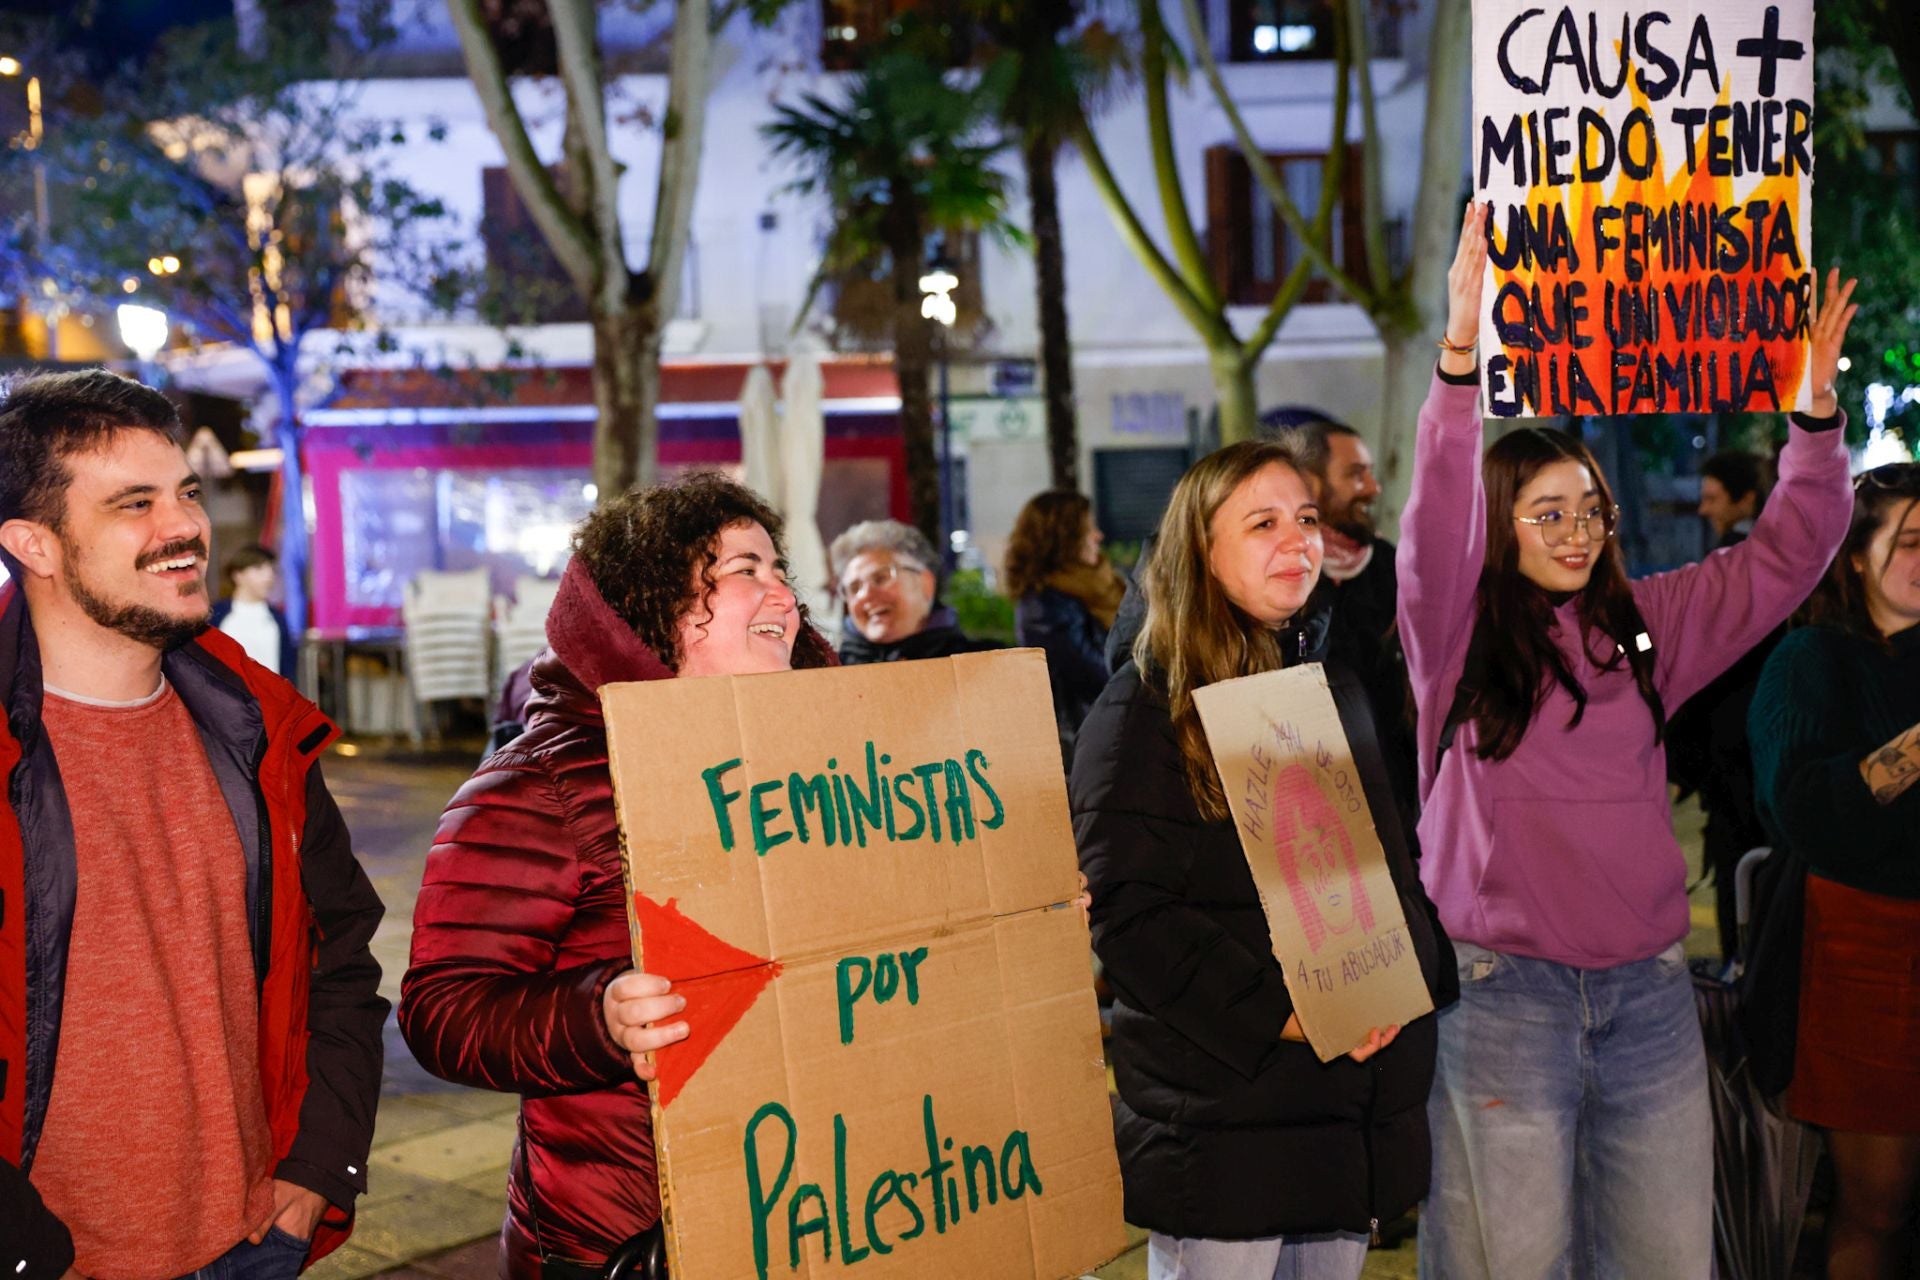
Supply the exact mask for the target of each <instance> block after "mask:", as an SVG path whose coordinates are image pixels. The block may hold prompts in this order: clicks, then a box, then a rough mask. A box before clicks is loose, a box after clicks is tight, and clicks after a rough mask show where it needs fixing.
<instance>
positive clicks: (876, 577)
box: [840, 564, 926, 600]
mask: <svg viewBox="0 0 1920 1280" xmlns="http://www.w3.org/2000/svg"><path fill="white" fill-rule="evenodd" d="M925 572H926V570H925V569H923V568H921V567H920V566H919V565H917V564H883V565H881V566H880V567H879V568H878V569H875V570H874V571H873V572H872V573H870V574H868V575H867V576H866V577H864V578H845V579H843V580H842V581H841V583H840V594H841V595H843V596H845V597H846V598H847V599H849V600H851V599H853V598H854V597H856V596H859V595H862V594H864V593H865V592H868V591H882V590H885V589H886V588H888V587H890V586H892V585H893V584H894V583H895V582H897V581H899V578H900V575H901V574H903V573H925Z"/></svg>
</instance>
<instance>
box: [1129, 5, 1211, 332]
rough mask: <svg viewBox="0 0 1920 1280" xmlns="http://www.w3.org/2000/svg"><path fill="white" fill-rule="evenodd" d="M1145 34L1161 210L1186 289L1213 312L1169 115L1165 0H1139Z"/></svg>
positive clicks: (1145, 66)
mask: <svg viewBox="0 0 1920 1280" xmlns="http://www.w3.org/2000/svg"><path fill="white" fill-rule="evenodd" d="M1140 33H1141V35H1142V37H1144V38H1143V40H1142V57H1141V68H1142V72H1143V74H1142V77H1141V79H1142V81H1143V82H1144V85H1145V88H1146V91H1147V140H1148V145H1149V149H1150V150H1151V152H1152V155H1153V177H1154V186H1155V187H1156V188H1158V190H1159V193H1160V209H1161V213H1162V214H1163V216H1164V217H1165V218H1166V221H1167V239H1168V240H1169V241H1170V242H1171V244H1172V247H1173V260H1174V262H1175V263H1177V264H1178V265H1179V268H1180V275H1181V277H1182V278H1183V279H1184V280H1185V281H1186V282H1187V288H1188V289H1190V290H1191V291H1192V292H1193V295H1194V296H1195V297H1196V298H1198V299H1199V300H1200V302H1201V303H1202V304H1203V305H1204V306H1205V307H1206V308H1207V309H1208V310H1210V311H1218V310H1219V309H1220V306H1221V302H1222V300H1221V297H1220V289H1219V286H1218V285H1216V284H1215V283H1214V279H1213V265H1212V264H1211V263H1210V262H1208V261H1207V252H1206V250H1205V248H1203V247H1202V246H1201V244H1200V237H1199V236H1198V235H1196V234H1195V233H1194V230H1193V215H1192V214H1190V213H1188V212H1187V197H1186V193H1185V191H1184V190H1183V189H1182V188H1181V186H1180V166H1179V163H1178V160H1177V159H1176V157H1175V156H1174V152H1173V125H1172V122H1171V121H1170V120H1169V119H1168V116H1167V40H1168V35H1167V29H1166V26H1165V25H1164V24H1163V23H1162V22H1161V20H1160V0H1140Z"/></svg>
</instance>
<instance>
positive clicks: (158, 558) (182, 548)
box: [133, 538, 207, 569]
mask: <svg viewBox="0 0 1920 1280" xmlns="http://www.w3.org/2000/svg"><path fill="white" fill-rule="evenodd" d="M184 555H192V556H196V557H198V558H199V559H200V560H201V561H202V562H203V563H204V562H205V561H206V558H207V544H206V541H205V539H202V538H181V539H179V540H177V541H174V542H169V543H168V544H167V545H166V546H164V547H162V548H160V549H159V550H158V551H155V552H151V553H149V554H147V555H144V556H141V557H140V558H139V559H138V560H135V561H134V562H133V567H134V568H136V569H144V568H146V567H147V566H149V565H155V564H160V563H161V562H163V561H166V560H178V559H179V558H180V557H181V556H184Z"/></svg>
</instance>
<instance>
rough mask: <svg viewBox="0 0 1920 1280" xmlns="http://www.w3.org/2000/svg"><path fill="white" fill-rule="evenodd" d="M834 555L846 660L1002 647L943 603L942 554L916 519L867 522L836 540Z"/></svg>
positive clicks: (899, 658)
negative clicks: (969, 631) (966, 628)
mask: <svg viewBox="0 0 1920 1280" xmlns="http://www.w3.org/2000/svg"><path fill="white" fill-rule="evenodd" d="M827 559H828V560H829V561H831V562H832V565H833V580H834V583H835V585H836V586H837V588H838V589H839V592H840V599H841V602H842V603H843V604H844V605H845V606H846V610H847V614H846V626H845V631H844V633H843V635H842V636H841V640H840V661H842V662H845V663H848V664H855V663H862V662H900V661H904V660H910V659H913V658H947V657H952V656H953V655H954V654H956V653H971V652H973V651H974V650H976V649H997V648H999V646H998V645H996V644H994V643H993V642H992V641H990V640H974V639H972V638H970V637H968V636H967V635H966V634H965V633H964V632H962V631H961V630H960V619H959V616H958V615H956V614H955V613H954V611H953V610H952V609H950V608H948V607H947V606H946V605H943V604H941V603H940V596H939V585H940V582H939V579H938V577H936V576H935V574H934V566H935V565H937V564H939V563H940V559H939V557H938V556H936V555H935V554H934V551H933V544H932V543H930V542H928V541H927V539H926V536H925V535H924V534H922V533H921V532H920V531H919V530H918V529H916V528H914V527H913V526H912V525H910V524H902V523H901V522H900V521H898V520H863V521H861V522H860V523H859V524H856V525H854V526H853V527H852V528H850V529H848V530H847V531H846V532H845V533H842V534H841V535H840V536H839V537H837V538H835V539H834V540H833V545H832V546H831V547H829V548H828V549H827Z"/></svg>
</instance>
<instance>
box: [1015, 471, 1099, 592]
mask: <svg viewBox="0 0 1920 1280" xmlns="http://www.w3.org/2000/svg"><path fill="white" fill-rule="evenodd" d="M1092 512H1093V504H1092V503H1091V502H1088V501H1087V497H1086V495H1085V494H1083V493H1079V492H1076V491H1075V490H1072V489H1049V490H1047V491H1046V492H1045V493H1036V494H1034V495H1033V497H1031V498H1029V499H1028V500H1027V505H1026V506H1024V507H1022V508H1020V514H1019V515H1018V516H1017V517H1015V519H1014V522H1013V532H1012V533H1011V534H1009V535H1008V537H1007V556H1006V562H1005V563H1004V565H1002V577H1003V579H1004V581H1003V583H1002V585H1003V587H1004V588H1005V591H1006V594H1007V596H1008V597H1009V598H1011V599H1014V600H1018V599H1019V598H1020V597H1021V596H1025V595H1031V594H1032V593H1033V592H1035V591H1038V590H1040V588H1042V587H1044V586H1046V585H1047V578H1048V577H1049V576H1051V575H1053V574H1055V573H1058V572H1060V570H1062V569H1066V568H1070V567H1072V566H1073V565H1076V564H1078V563H1080V548H1081V546H1082V545H1084V544H1085V542H1086V540H1087V518H1088V516H1090V515H1091V514H1092Z"/></svg>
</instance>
